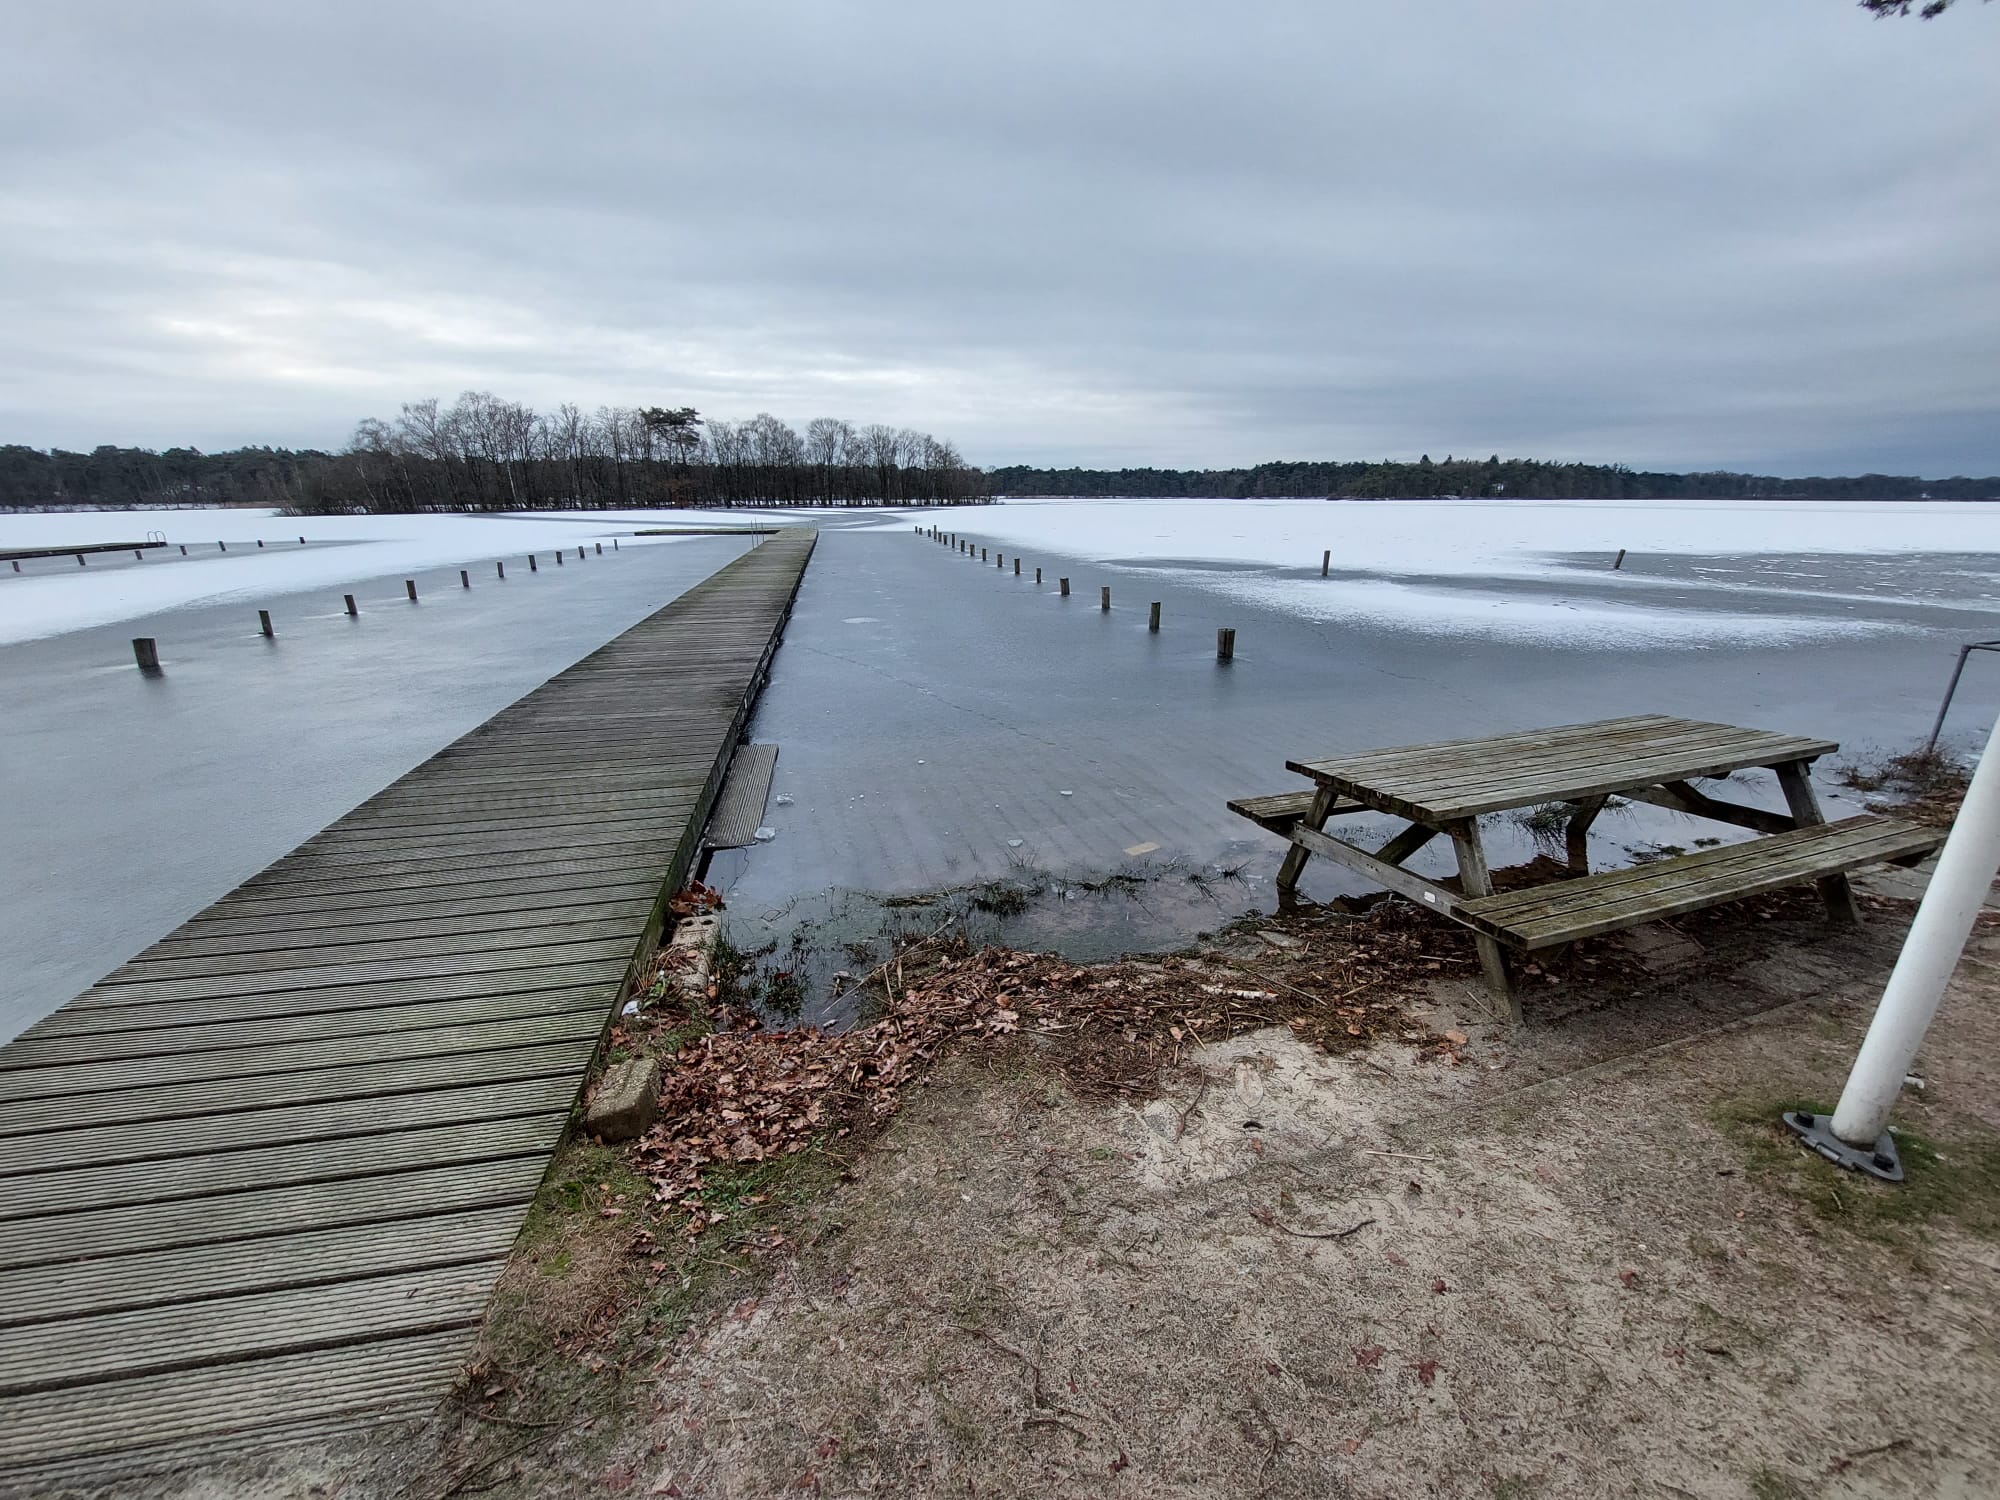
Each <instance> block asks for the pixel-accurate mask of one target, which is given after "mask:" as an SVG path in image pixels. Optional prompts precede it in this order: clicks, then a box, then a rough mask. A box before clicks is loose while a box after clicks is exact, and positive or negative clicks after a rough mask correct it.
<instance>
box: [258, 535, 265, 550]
mask: <svg viewBox="0 0 2000 1500" xmlns="http://www.w3.org/2000/svg"><path fill="white" fill-rule="evenodd" d="M257 550H258V551H259V552H262V551H263V550H264V539H263V538H262V537H261V536H260V537H258V538H257Z"/></svg>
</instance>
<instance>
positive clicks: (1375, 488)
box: [985, 453, 2000, 500]
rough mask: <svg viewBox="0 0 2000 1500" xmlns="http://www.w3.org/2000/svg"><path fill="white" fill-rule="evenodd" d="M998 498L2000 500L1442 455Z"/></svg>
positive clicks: (1017, 476)
mask: <svg viewBox="0 0 2000 1500" xmlns="http://www.w3.org/2000/svg"><path fill="white" fill-rule="evenodd" d="M985 477H986V482H987V484H988V485H989V487H990V488H991V490H992V492H993V493H994V494H996V495H1020V496H1030V495H1075V496H1083V497H1098V496H1101V497H1105V498H1112V497H1129V498H1141V497H1144V498H1154V499H1172V498H1181V497H1185V498H1190V499H1192V498H1206V499H1218V500H1253V499H1282V498H1294V499H1297V498H1314V497H1326V498H1331V499H1336V500H1344V499H1353V500H1385V499H1421V498H1425V497H1442V496H1447V495H1450V496H1467V497H1470V496H1482V497H1488V498H1494V497H1497V498H1501V499H1522V500H1697V499H1700V500H1809V499H1810V500H1918V499H1923V498H1925V497H1928V498H1930V499H1933V500H2000V476H1995V477H1988V478H1984V479H1967V478H1956V479H1919V478H1916V477H1914V476H1911V475H1899V474H1860V475H1854V476H1850V477H1839V478H1823V479H1822V478H1815V479H1780V478H1776V477H1774V476H1772V475H1768V474H1737V473H1732V472H1729V471H1726V470H1709V471H1702V472H1695V473H1688V474H1673V473H1650V472H1646V471H1642V470H1637V469H1629V468H1626V467H1625V466H1624V465H1623V464H1582V463H1550V462H1545V461H1543V460H1540V459H1532V458H1509V459H1503V458H1501V457H1500V455H1499V454H1497V453H1496V454H1494V455H1493V456H1492V457H1490V458H1485V459H1461V458H1452V457H1447V458H1446V459H1444V461H1443V462H1441V463H1440V462H1434V461H1433V460H1432V459H1431V457H1430V455H1429V454H1425V455H1424V456H1423V457H1422V458H1420V459H1419V460H1418V461H1417V462H1415V463H1391V462H1387V461H1384V462H1381V463H1263V464H1258V465H1256V466H1255V467H1253V468H1248V469H1037V468H1029V467H1025V466H1018V465H1017V466H1008V467H1003V468H996V469H989V470H988V471H987V472H986V476H985Z"/></svg>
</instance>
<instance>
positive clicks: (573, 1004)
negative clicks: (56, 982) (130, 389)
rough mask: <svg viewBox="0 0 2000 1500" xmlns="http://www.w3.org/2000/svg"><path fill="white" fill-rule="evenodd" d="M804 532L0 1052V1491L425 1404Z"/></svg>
mask: <svg viewBox="0 0 2000 1500" xmlns="http://www.w3.org/2000/svg"><path fill="white" fill-rule="evenodd" d="M813 543H814V533H813V532H812V531H810V530H803V529H800V530H788V531H783V532H780V533H778V534H777V535H776V536H774V537H772V538H771V539H770V540H768V541H766V542H764V543H763V544H762V545H761V546H759V547H757V548H755V549H754V550H753V551H751V552H749V553H748V554H746V555H745V556H743V557H741V558H739V559H737V560H736V561H735V562H732V563H730V564H729V565H728V566H726V567H724V568H723V569H722V570H721V571H719V572H717V573H716V574H714V575H713V576H711V577H710V578H708V579H707V580H706V581H704V582H703V583H701V584H698V585H697V586H695V587H694V588H693V589H690V590H689V591H688V592H687V593H686V594H684V595H682V596H681V597H680V598H678V599H676V600H674V601H673V603H671V604H669V605H668V606H667V607H666V608H664V609H662V610H660V611H659V612H658V613H656V614H654V615H652V616H651V617H649V618H648V619H646V620H645V621H643V622H641V623H640V624H638V625H636V626H634V627H633V628H632V629H631V630H628V631H626V632H625V633H624V634H623V635H621V636H619V637H618V638H617V639H615V640H613V641H611V642H610V643H609V644H607V645H605V646H604V647H602V648H601V649H599V650H597V651H595V652H593V653H592V654H591V655H589V656H587V657H585V658H584V659H583V660H582V661H580V662H578V663H577V664H576V665H575V666H573V667H571V668H570V669H569V670H567V671H565V672H563V673H561V674H559V675H558V676H556V677H554V678H552V679H550V680H549V681H548V682H547V683H545V684H543V685H542V686H541V687H539V688H537V689H536V690H535V691H534V692H532V693H529V694H528V695H527V696H526V697H524V698H522V699H520V700H519V701H518V702H516V703H515V704H513V705H512V706H511V707H509V708H507V709H505V710H503V711H502V712H501V713H499V714H498V715H496V716H495V717H494V718H492V719H491V720H489V721H488V722H487V723H485V724H484V725H482V726H480V727H479V728H478V729H476V730H474V731H472V732H471V733H470V734H468V735H466V736H465V737H464V738H462V739H460V740H458V741H457V742H456V743H454V744H452V745H450V746H449V747H447V748H446V749H444V750H442V751H440V752H439V753H438V754H437V755H435V756H434V757H432V758H431V759H430V760H428V761H426V762H425V763H424V764H423V765H421V766H419V767H417V768H416V769H415V770H414V771H412V772H410V773H409V774H408V775H407V776H404V777H403V778H402V779H401V780H399V781H397V782H396V783H395V784H394V785H392V786H390V787H389V788H388V789H386V790H385V791H383V792H381V793H379V794H378V795H376V796H375V797H372V798H370V799H369V800H368V801H367V802H365V803H363V804H362V805H361V806H360V807H357V808H356V809H354V811H352V812H351V813H349V814H348V815H347V816H345V817H343V818H342V819H340V821H339V822H337V823H335V824H333V825H332V826H331V827H329V828H328V829H326V830H325V831H324V832H323V833H321V834H319V835H317V836H316V837H314V838H312V839H309V840H308V841H307V842H306V843H304V844H302V845H301V846H300V847H299V848H298V849H296V850H294V851H293V852H292V853H291V854H288V855H286V856H285V857H284V858H283V859H281V860H279V861H278V862H277V863H276V864H274V865H272V866H271V867H270V868H268V869H266V870H264V871H263V872H262V873H261V874H258V875H256V876H254V877H253V878H251V879H250V880H248V881H246V882H245V883H244V884H243V885H242V886H240V887H239V888H237V889H236V890H234V891H232V892H231V893H230V894H228V895H227V896H225V897H223V898H222V899H221V900H220V901H217V902H216V903H215V904H214V905H213V906H211V907H209V908H208V909H207V910H205V911H203V912H202V913H201V914H200V915H199V916H197V917H195V918H194V919H193V920H192V921H190V922H188V923H187V924H186V925H184V926H182V927H181V928H179V929H177V930H176V931H175V932H173V933H171V934H169V935H168V936H167V937H166V938H164V939H162V940H161V941H160V942H158V943H156V944H154V945H153V946H152V947H151V948H149V949H147V950H146V951H145V952H144V953H142V954H140V955H139V956H138V957H137V958H135V959H133V960H132V961H131V962H130V963H128V964H125V965H124V966H123V967H121V968H119V969H118V970H116V971H115V972H113V973H112V974H110V975H107V976H106V977H105V978H104V980H102V981H101V982H100V983H98V984H97V985H95V986H93V987H92V988H91V989H90V990H88V991H86V992H85V993H84V994H82V995H80V996H78V997H77V998H76V999H74V1000H72V1001H71V1002H70V1003H69V1004H68V1005H66V1006H64V1007H63V1008H62V1009H61V1010H59V1011H57V1012H56V1013H55V1014H54V1015H52V1016H50V1017H49V1018H48V1019H46V1020H45V1021H43V1022H41V1023H40V1024H39V1025H37V1026H35V1027H34V1028H32V1029H31V1030H30V1031H28V1032H27V1033H26V1034H24V1035H23V1036H21V1037H20V1038H18V1039H17V1040H15V1041H14V1042H13V1043H11V1044H10V1045H8V1046H7V1047H5V1048H4V1049H0V1489H6V1488H7V1483H6V1481H7V1480H13V1481H17V1482H18V1481H19V1480H21V1479H22V1478H23V1477H32V1475H33V1474H35V1473H37V1472H41V1473H49V1472H56V1471H60V1470H63V1469H71V1468H76V1467H78V1466H82V1467H85V1468H89V1467H95V1466H97V1465H99V1464H103V1463H107V1462H119V1463H129V1462H132V1461H133V1460H134V1458H135V1456H136V1457H138V1458H140V1459H143V1458H144V1457H145V1456H146V1455H148V1454H150V1455H151V1456H152V1457H154V1458H156V1459H157V1458H162V1457H166V1456H170V1455H177V1454H179V1453H180V1452H182V1451H185V1450H186V1449H187V1448H188V1447H189V1446H190V1445H194V1446H200V1445H204V1444H207V1443H213V1442H217V1441H243V1440H245V1439H246V1438H247V1439H250V1440H253V1441H254V1440H257V1439H260V1438H268V1437H269V1436H270V1435H271V1434H272V1432H273V1430H284V1429H292V1430H297V1429H299V1428H301V1427H302V1426H306V1425H312V1424H319V1423H323V1422H326V1421H328V1420H340V1419H352V1418H353V1417H355V1416H357V1415H361V1414H367V1413H375V1412H381V1411H388V1410H395V1409H399V1408H404V1409H407V1408H409V1407H410V1406H412V1405H413V1404H414V1405H419V1406H420V1405H422V1404H426V1403H431V1402H435V1401H436V1400H437V1399H439V1398H440V1397H441V1396H442V1395H444V1394H445V1392H446V1391H447V1389H448V1387H449V1385H450V1382H451V1380H452V1377H453V1373H454V1371H455V1369H456V1367H457V1365H458V1363H459V1361H460V1359H461V1357H462V1355H463V1353H464V1351H465V1349H466V1347H467V1344H468V1340H469V1337H470V1333H471V1330H472V1329H473V1327H474V1326H475V1325H476V1323H477V1322H478V1320H479V1318H480V1315H481V1312H482V1309H483V1308H484V1305H485V1302H486V1299H487V1296H488V1293H489V1292H490V1290H491V1289H492V1286H493V1283H494V1280H495V1278H496V1276H497V1275H498V1273H499V1271H500V1269H501V1266H502V1264H503V1262H504V1258H505V1257H506V1255H507V1253H508V1249H509V1246H510V1245H511V1243H512V1241H513V1239H514V1235H515V1233H516V1231H517V1230H518V1228H519V1227H520V1223H521V1219H522V1216H523V1213H524V1210H525V1208H526V1205H527V1203H528V1201H529V1200H530V1199H531V1198H532V1196H533V1195H534V1193H535V1191H536V1188H537V1186H538V1184H539V1183H540V1180H541V1177H542V1174H543V1171H544V1169H545V1168H546V1165H547V1162H548V1158H549V1154H550V1152H551V1151H552V1150H553V1149H554V1147H555V1146H556V1145H557V1144H558V1142H559V1140H560V1138H561V1136H562V1134H563V1131H564V1129H565V1128H566V1124H567V1122H568V1119H569V1116H570V1111H571V1109H572V1107H573V1105H574V1103H575V1101H576V1097H577V1093H578V1089H579V1086H580V1084H581V1082H582V1080H583V1077H584V1073H585V1070H586V1068H587V1067H588V1065H589V1063H590V1060H591V1057H592V1054H593V1052H594V1051H595V1049H596V1047H597V1045H598V1042H599V1040H600V1037H601V1036H602V1034H603V1032H604V1031H605V1029H606V1027H607V1025H608V1023H609V1020H610V1018H611V1016H612V1013H613V1010H614V1007H615V1006H616V1004H617V1001H618V999H619V996H620V992H621V989H622V986H623V984H624V981H625V977H626V974H627V969H628V966H629V964H630V963H631V961H632V959H633V958H634V957H635V955H636V953H637V952H638V950H639V949H640V948H641V947H643V946H646V945H648V944H650V943H651V941H652V940H653V939H654V938H655V937H656V936H657V933H658V928H659V923H660V921H661V918H662V915H663V912H664V904H665V897H666V896H668V895H670V894H671V893H672V891H673V890H674V889H675V888H677V887H678V885H679V884H680V883H681V882H682V881H683V880H684V879H685V878H686V876H687V875H688V873H689V871H690V866H691V864H692V862H693V860H694V857H695V854H696V851H697V848H698V845H699V842H700V838H701V832H702V824H703V821H704V819H705V817H706V816H707V813H708V810H709V807H710V805H711V804H712V803H713V801H714V798H715V795H716V792H717V788H718V787H719V785H720V783H721V780H722V777H723V773H724V771H725V770H726V768H727V766H728V764H729V759H730V754H731V751H732V750H733V749H734V747H735V745H736V743H737V741H738V739H739V737H740V736H741V734H742V731H743V729H744V727H745V724H746V722H747V719H748V715H749V712H750V709H751V706H752V704H753V702H754V700H755V697H756V693H757V689H758V687H759V685H760V684H761V683H762V681H763V678H764V675H765V672H766V670H767V667H768V664H769V662H770V659H771V656H772V653H773V652H774V651H775V650H776V649H777V644H778V639H779V636H780V634H781V632H782V630H783V626H784V622H785V619H786V616H787V615H788V613H789V612H790V609H791V603H792V599H793V597H794V595H795V594H796V592H797V590H798V586H799V582H800V579H801V577H802V576H803V573H804V571H805V566H806V563H807V560H808V559H809V557H810V556H811V553H812V549H813Z"/></svg>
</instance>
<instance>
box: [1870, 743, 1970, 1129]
mask: <svg viewBox="0 0 2000 1500" xmlns="http://www.w3.org/2000/svg"><path fill="white" fill-rule="evenodd" d="M1995 740H2000V725H1996V726H1995V728H1994V732H1993V735H1992V737H1990V738H1989V739H1988V740H1987V741H1986V748H1985V750H1984V751H1982V752H1981V753H1980V757H1979V768H1978V769H1977V770H1975V771H1974V772H1973V773H1972V785H1971V786H1970V787H1968V788H1967V789H1966V793H1965V804H1964V806H1962V807H1961V808H1960V809H1959V811H1958V821H1957V822H1956V823H1954V824H1953V825H1952V830H1951V837H1950V838H1948V839H1946V840H1945V845H1944V852H1943V853H1942V854H1940V855H1939V856H1938V864H1937V871H1936V873H1934V874H1933V875H1932V876H1931V883H1930V886H1929V887H1928V888H1927V889H1926V890H1925V891H1924V899H1923V902H1922V904H1920V905H1919V906H1918V907H1917V916H1916V920H1915V921H1913V922H1911V923H1910V934H1909V936H1908V937H1906V938H1905V939H1904V940H1903V951H1902V954H1901V955H1900V956H1899V957H1898V958H1897V959H1896V968H1895V971H1894V972H1893V973H1891V974H1890V975H1889V983H1888V986H1887V987H1886V988H1885V989H1884V990H1883V991H1882V1003H1881V1004H1880V1005H1879V1006H1877V1007H1876V1008H1875V1019H1874V1020H1873V1021H1871V1022H1869V1023H1868V1035H1867V1037H1866V1038H1865V1039H1864V1040H1863V1041H1862V1043H1861V1051H1860V1053H1859V1054H1858V1055H1857V1056H1856V1057H1855V1059H1854V1070H1853V1071H1852V1072H1851V1073H1849V1074H1848V1075H1847V1087H1846V1088H1844V1089H1842V1090H1841V1092H1840V1104H1839V1105H1838V1107H1836V1108H1835V1110H1834V1112H1833V1126H1832V1129H1833V1133H1834V1134H1835V1135H1836V1136H1838V1137H1840V1139H1841V1140H1843V1141H1846V1142H1847V1143H1848V1144H1849V1145H1854V1146H1863V1147H1867V1146H1873V1145H1874V1144H1875V1142H1876V1141H1877V1140H1879V1139H1880V1138H1881V1135H1882V1132H1883V1130H1884V1129H1885V1128H1887V1126H1888V1124H1889V1111H1890V1110H1891V1109H1893V1108H1894V1107H1895V1104H1896V1097H1897V1095H1898V1094H1900V1093H1901V1092H1902V1089H1903V1079H1904V1077H1905V1076H1906V1075H1907V1074H1908V1073H1909V1071H1910V1064H1911V1063H1912V1062H1913V1061H1915V1059H1916V1056H1917V1048H1918V1047H1920V1046H1921V1045H1922V1044H1923V1040H1924V1033H1925V1032H1927V1031H1928V1030H1930V1025H1931V1019H1932V1017H1934V1016H1935V1015H1936V1014H1937V1008H1938V1002H1939V1001H1940V1000H1942V999H1943V998H1944V987H1945V986H1946V985H1947V984H1948V983H1950V982H1951V975H1952V971H1953V970H1954V969H1956V968H1957V967H1958V956H1959V954H1960V953H1962V952H1964V951H1965V940H1966V938H1967V937H1969V936H1970V935H1971V933H1972V924H1973V922H1974V920H1975V919H1977V917H1978V916H1979V908H1980V906H1981V904H1982V903H1983V902H1984V901H1985V900H1986V895H1987V892H1988V891H1990V890H1991V889H1992V888H1993V877H1994V875H1995V874H1996V873H2000V751H1996V750H1995V749H1994V741H1995Z"/></svg>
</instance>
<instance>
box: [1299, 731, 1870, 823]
mask: <svg viewBox="0 0 2000 1500" xmlns="http://www.w3.org/2000/svg"><path fill="white" fill-rule="evenodd" d="M1838 748H1839V747H1838V746H1837V745H1835V744H1834V743H1832V742H1831V741H1828V740H1820V739H1810V738H1806V737H1803V736H1798V735H1786V734H1776V733H1772V732H1770V731H1767V730H1755V729H1739V728H1736V727H1734V726H1732V725H1727V724H1709V723H1704V722H1701V721H1698V720H1688V719H1672V718H1667V717H1665V716H1663V715H1649V716H1643V717H1640V718H1637V719H1607V720H1602V721H1599V722H1597V723H1593V724H1571V725H1563V726H1560V727H1559V728H1557V729H1552V730H1545V731H1540V732H1538V733H1530V734H1524V735H1503V736H1498V737H1496V738H1495V739H1493V740H1483V741H1482V740H1463V741H1455V742H1452V743H1451V744H1448V745H1440V746H1432V747H1424V746H1410V747H1405V748H1404V749H1403V750H1400V751H1384V752H1373V753H1370V754H1365V755H1358V756H1346V757H1337V758H1332V759H1323V760H1310V761H1301V760H1292V761H1287V762H1286V765H1287V766H1288V767H1289V768H1290V769H1291V770H1294V771H1297V772H1299V773H1300V774H1301V775H1304V776H1307V777H1309V778H1311V779H1312V780H1314V781H1316V782H1318V783H1319V784H1320V785H1322V786H1328V787H1332V788H1333V789H1334V790H1335V791H1338V792H1340V793H1342V794H1344V795H1347V796H1350V797H1354V798H1355V799H1357V800H1359V801H1362V802H1365V803H1367V804H1369V805H1371V806H1374V807H1378V808H1380V809H1381V810H1383V811H1384V812H1393V813H1398V814H1400V815H1402V816H1404V817H1408V818H1413V819H1415V820H1417V821H1419V822H1425V823H1446V822H1453V821H1456V820H1458V819H1461V818H1466V817H1473V816H1477V815H1478V814H1480V813H1485V812H1500V811H1503V810H1505V809H1508V808H1513V807H1524V806H1529V805H1532V804H1534V803H1538V802H1553V801H1568V800H1574V799H1577V798H1581V797H1590V796H1598V795H1603V794H1606V793H1612V792H1618V791H1623V790H1625V789H1627V788H1630V787H1635V786H1649V785H1653V784H1656V783H1659V782H1664V781H1679V780H1687V779H1689V778H1693V777H1703V776H1719V775H1724V774H1727V773H1728V772H1730V771H1734V770H1738V769H1741V768H1743V767H1745V766H1758V765H1771V764H1779V763H1784V762H1789V761H1797V760H1811V759H1816V758H1817V757H1819V756H1821V755H1825V754H1828V753H1830V752H1832V751H1833V750H1836V749H1838Z"/></svg>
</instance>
